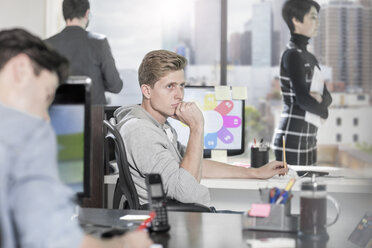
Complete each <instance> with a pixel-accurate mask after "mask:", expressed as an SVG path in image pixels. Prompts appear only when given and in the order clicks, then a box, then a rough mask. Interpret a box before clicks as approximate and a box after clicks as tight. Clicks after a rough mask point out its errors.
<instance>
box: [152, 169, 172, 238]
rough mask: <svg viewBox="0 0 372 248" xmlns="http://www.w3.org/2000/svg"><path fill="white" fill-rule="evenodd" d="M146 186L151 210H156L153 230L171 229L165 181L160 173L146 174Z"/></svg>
mask: <svg viewBox="0 0 372 248" xmlns="http://www.w3.org/2000/svg"><path fill="white" fill-rule="evenodd" d="M146 187H147V191H148V195H149V204H150V210H152V211H155V213H156V216H155V218H154V219H153V220H152V222H151V230H152V231H154V232H166V231H168V230H169V229H170V226H169V224H168V212H167V203H166V197H165V194H164V188H163V183H162V180H161V176H160V175H159V174H148V175H146Z"/></svg>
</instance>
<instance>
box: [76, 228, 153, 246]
mask: <svg viewBox="0 0 372 248" xmlns="http://www.w3.org/2000/svg"><path fill="white" fill-rule="evenodd" d="M151 245H152V241H151V239H150V238H149V235H148V234H147V233H146V232H143V231H135V232H129V233H126V234H124V235H122V236H118V237H115V238H112V239H109V240H101V239H96V238H94V237H92V236H90V235H85V236H84V238H83V242H82V244H81V246H80V247H81V248H101V247H108V248H116V247H118V248H119V247H120V248H147V247H150V246H151Z"/></svg>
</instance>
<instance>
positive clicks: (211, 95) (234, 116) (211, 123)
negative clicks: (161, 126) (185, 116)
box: [168, 87, 244, 157]
mask: <svg viewBox="0 0 372 248" xmlns="http://www.w3.org/2000/svg"><path fill="white" fill-rule="evenodd" d="M184 95H185V96H184V101H194V102H197V104H198V105H199V107H200V108H201V110H202V112H203V116H204V157H209V156H210V154H211V150H227V154H228V155H236V154H241V153H243V152H244V100H224V101H221V100H216V94H215V91H214V88H213V87H186V88H185V94H184ZM168 121H169V122H170V124H171V125H172V127H174V128H175V129H176V131H177V134H178V140H179V141H180V142H181V143H182V144H183V145H185V146H186V145H187V141H188V138H189V134H190V131H189V128H188V127H187V126H186V125H185V124H183V123H181V122H179V121H177V120H174V119H172V118H168Z"/></svg>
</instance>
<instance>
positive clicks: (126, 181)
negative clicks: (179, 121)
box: [103, 118, 212, 212]
mask: <svg viewBox="0 0 372 248" xmlns="http://www.w3.org/2000/svg"><path fill="white" fill-rule="evenodd" d="M115 123H116V121H115V119H114V118H111V119H110V121H108V120H104V121H103V124H104V126H105V127H106V128H107V134H106V135H105V139H107V140H111V141H113V143H114V147H115V148H114V150H115V159H116V162H117V165H118V167H119V179H118V181H117V183H116V186H115V191H114V200H113V207H114V208H119V204H120V201H121V197H122V196H123V195H124V196H125V198H126V201H125V203H124V208H129V209H149V205H148V204H144V205H141V204H140V203H139V198H138V194H137V189H136V187H135V185H134V182H133V179H132V174H131V172H130V167H131V165H130V164H129V162H128V160H127V155H126V149H125V146H124V142H123V139H122V137H121V135H120V133H119V131H118V130H117V129H116V128H115V126H114V125H115ZM167 210H168V211H183V212H212V209H210V208H209V207H206V206H203V205H201V204H197V203H182V202H179V201H177V200H175V199H170V198H168V199H167Z"/></svg>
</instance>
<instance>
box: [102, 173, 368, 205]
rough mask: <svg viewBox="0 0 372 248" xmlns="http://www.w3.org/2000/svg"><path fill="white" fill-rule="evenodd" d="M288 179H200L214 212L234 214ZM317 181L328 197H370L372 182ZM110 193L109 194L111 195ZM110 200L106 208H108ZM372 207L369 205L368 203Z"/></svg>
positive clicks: (108, 177) (296, 188) (113, 177)
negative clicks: (225, 210) (216, 210)
mask: <svg viewBox="0 0 372 248" xmlns="http://www.w3.org/2000/svg"><path fill="white" fill-rule="evenodd" d="M117 178H118V176H117V175H106V176H105V178H104V182H105V184H106V185H108V186H109V185H114V184H115V183H116V180H117ZM288 180H289V177H279V176H275V177H273V178H271V179H268V180H257V179H202V180H201V184H202V185H204V186H206V187H207V188H208V189H209V192H210V195H211V201H212V202H211V205H212V206H214V207H216V208H217V209H230V210H236V211H244V210H248V209H249V207H250V205H251V204H252V203H254V202H258V201H260V197H259V194H258V189H259V188H270V187H274V186H276V187H280V188H284V187H285V185H286V184H287V182H288ZM304 180H310V178H308V177H306V178H300V179H298V180H297V182H296V183H295V184H294V186H293V189H292V191H293V192H294V196H295V198H296V197H297V196H298V193H299V190H300V187H301V183H302V182H303V181H304ZM317 181H318V182H322V183H325V184H326V185H327V192H328V193H330V194H332V195H333V194H336V195H343V193H346V194H351V195H353V194H370V198H372V179H354V178H342V177H337V178H332V177H318V178H317ZM113 188H114V187H113V186H109V190H108V199H112V196H111V195H112V191H113ZM110 192H111V193H110ZM110 204H111V200H109V202H108V206H111V205H110ZM371 206H372V204H371Z"/></svg>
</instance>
